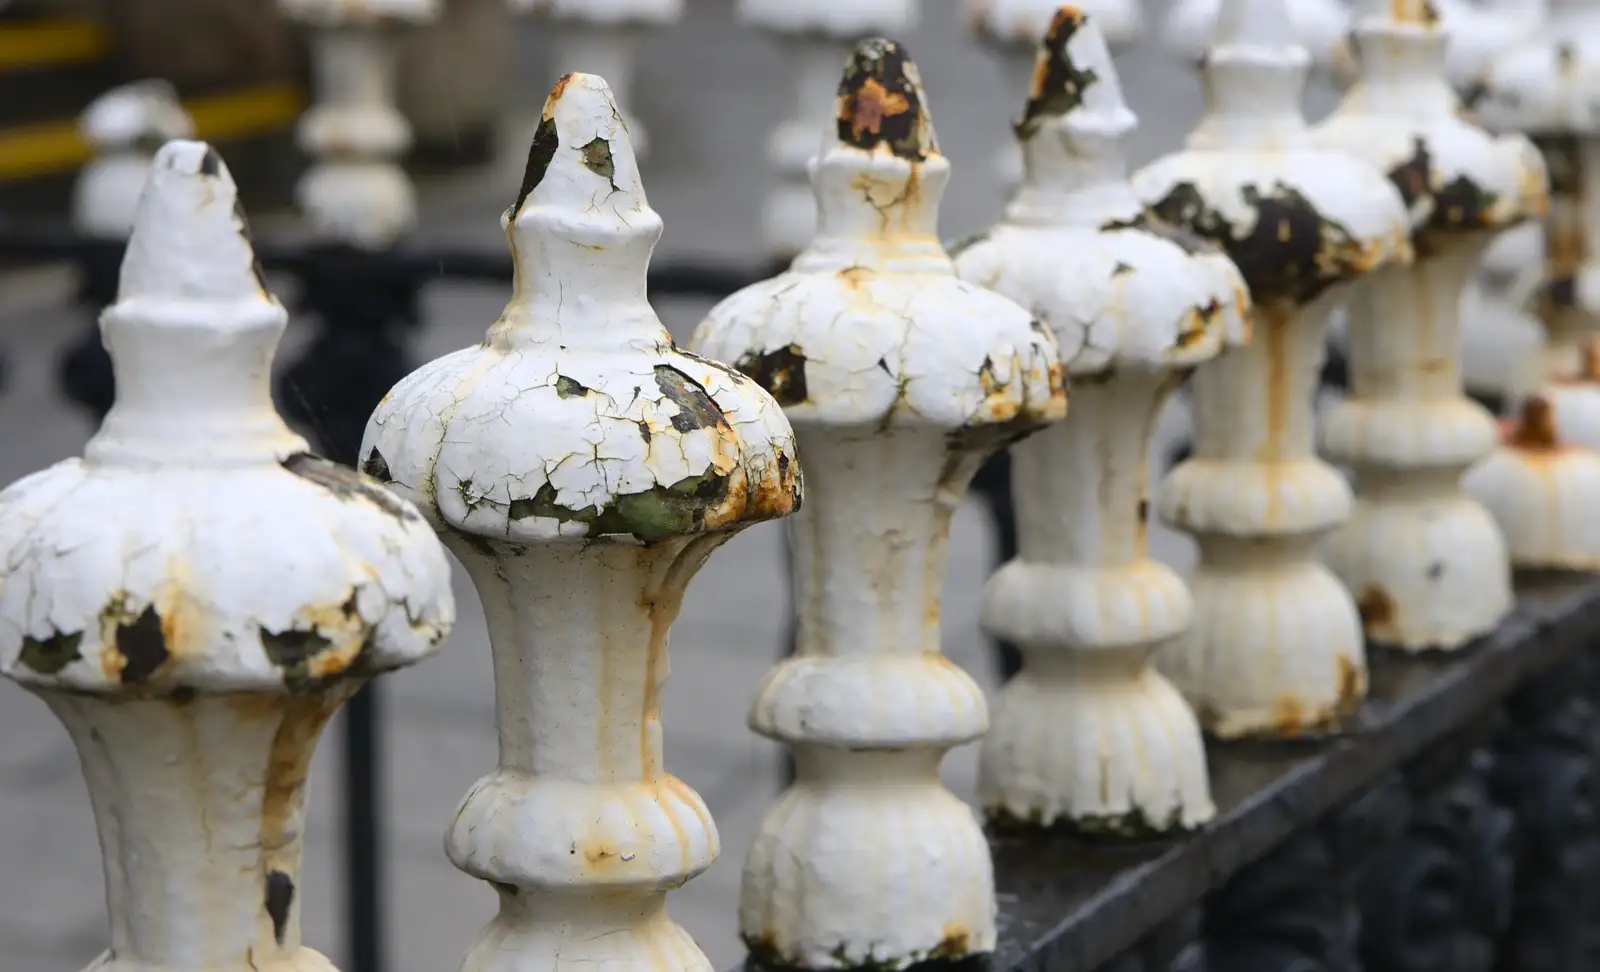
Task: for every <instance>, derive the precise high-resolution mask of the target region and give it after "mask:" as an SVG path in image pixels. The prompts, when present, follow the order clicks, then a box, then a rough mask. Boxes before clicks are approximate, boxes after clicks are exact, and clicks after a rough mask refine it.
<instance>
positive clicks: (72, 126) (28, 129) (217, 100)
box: [0, 84, 305, 182]
mask: <svg viewBox="0 0 1600 972" xmlns="http://www.w3.org/2000/svg"><path fill="white" fill-rule="evenodd" d="M183 107H184V108H185V109H186V110H187V111H188V112H189V117H191V118H193V119H194V127H195V137H196V138H202V139H205V140H206V141H211V142H226V141H229V140H231V139H238V138H248V137H250V136H253V135H261V134H264V133H266V132H271V131H276V130H279V129H282V128H284V127H286V126H287V125H289V124H290V123H291V122H293V121H294V120H295V119H296V118H298V117H299V116H300V112H301V111H303V110H304V109H305V97H304V95H303V94H302V92H301V91H300V89H299V88H296V87H293V86H291V85H286V84H270V85H260V86H257V87H252V88H242V89H240V90H238V91H229V92H227V93H225V94H218V95H209V96H207V97H204V98H191V99H189V100H188V101H185V102H184V103H183ZM91 154H92V153H91V152H90V149H89V143H87V142H85V141H84V140H83V136H81V135H79V134H78V121H77V119H75V118H74V119H68V120H57V121H48V122H39V123H36V124H33V125H19V126H17V127H14V128H11V129H9V130H5V129H0V182H11V181H16V180H20V179H27V178H31V177H34V176H41V175H49V174H51V173H57V172H69V171H71V170H73V169H76V168H78V167H80V166H82V165H83V164H84V163H85V162H87V161H89V159H90V157H91Z"/></svg>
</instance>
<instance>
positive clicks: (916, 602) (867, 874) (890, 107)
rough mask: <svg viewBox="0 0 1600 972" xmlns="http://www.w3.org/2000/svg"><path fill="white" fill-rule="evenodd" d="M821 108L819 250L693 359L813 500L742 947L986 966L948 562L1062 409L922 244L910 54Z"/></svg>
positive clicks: (764, 690)
mask: <svg viewBox="0 0 1600 972" xmlns="http://www.w3.org/2000/svg"><path fill="white" fill-rule="evenodd" d="M837 91H838V98H837V103H836V110H835V112H834V117H833V118H832V119H830V120H829V122H828V129H827V130H828V134H829V138H828V139H827V141H826V143H825V145H824V147H823V150H822V152H821V154H820V155H819V157H818V159H817V161H816V163H815V165H814V166H813V169H812V180H813V185H814V187H815V191H816V199H817V201H818V227H819V228H818V232H817V235H816V238H815V239H814V240H813V241H812V242H811V244H810V245H809V246H808V247H807V248H806V249H805V251H804V252H802V253H801V255H800V256H799V257H798V258H797V259H796V260H795V262H794V264H793V266H792V268H791V269H790V270H789V271H788V272H786V273H784V274H781V275H779V276H778V277H776V278H774V279H772V280H769V281H765V282H763V283H759V284H756V285H754V286H751V287H748V288H746V289H745V290H742V291H740V292H739V293H736V294H734V295H732V296H730V297H728V298H727V299H726V300H724V301H722V302H721V303H720V304H718V305H717V306H716V307H715V308H713V309H712V310H711V312H710V314H708V315H707V317H706V319H705V320H704V321H702V322H701V324H700V326H699V327H698V328H697V329H696V330H695V333H694V337H693V338H692V339H691V344H692V346H693V347H695V348H696V349H697V350H698V351H700V352H702V353H704V354H708V355H710V356H712V357H716V358H720V359H722V360H726V361H733V362H736V363H737V364H738V366H739V367H740V368H741V369H742V370H744V371H745V372H746V373H747V374H748V375H750V376H751V377H752V378H753V379H755V380H757V381H759V382H761V384H762V385H763V386H764V387H766V388H767V389H768V390H769V391H770V392H771V393H772V394H773V396H774V397H775V398H776V399H778V400H779V401H780V402H782V403H783V405H784V410H785V412H786V413H787V415H788V417H789V419H790V421H791V422H792V423H793V424H794V428H795V431H796V434H797V440H798V445H799V448H800V450H801V459H802V461H803V462H804V463H805V465H806V477H807V487H806V488H807V500H806V507H805V509H803V510H801V511H800V513H799V514H798V515H797V517H796V519H795V520H794V522H793V527H792V532H791V535H792V537H793V541H794V542H793V558H794V574H795V577H796V583H797V589H796V601H797V610H798V613H799V629H798V652H797V654H796V655H795V656H794V657H793V658H790V659H787V660H785V661H783V662H781V663H780V664H779V665H778V666H777V667H776V668H774V669H773V670H772V671H771V672H770V673H769V674H768V676H767V677H766V679H765V680H764V681H763V683H762V685H761V688H760V689H759V690H758V692H757V695H756V699H755V701H754V702H753V704H752V707H751V718H750V724H751V727H752V728H753V729H754V730H755V731H756V732H759V733H761V734H763V735H766V736H768V737H771V738H775V739H778V740H780V741H783V742H785V743H787V744H789V745H790V746H792V747H793V751H794V753H795V759H796V765H797V780H796V783H795V785H794V786H792V787H790V788H789V789H788V790H787V791H785V792H784V793H783V794H782V795H781V796H780V797H779V798H778V802H777V804H776V805H775V806H774V807H773V808H771V810H769V812H768V813H767V815H766V817H765V818H764V819H763V821H762V824H761V828H760V831H759V833H758V835H757V836H756V838H755V841H754V843H753V844H752V845H751V849H750V853H749V855H748V856H747V857H746V861H745V869H744V877H743V883H742V889H741V896H740V918H739V924H740V932H741V935H742V937H743V938H744V940H745V943H746V945H747V946H748V948H749V949H750V952H751V955H752V956H753V957H754V958H755V959H756V960H757V961H759V962H762V963H766V964H771V965H778V966H789V967H800V968H811V969H856V968H861V969H866V968H872V969H877V970H893V969H898V968H903V967H905V966H907V965H909V964H912V963H915V962H921V961H928V960H939V959H945V960H961V959H966V958H969V957H973V956H978V955H982V954H984V953H987V952H989V951H990V950H992V949H993V947H994V941H995V928H994V890H993V876H992V870H991V865H990V862H989V855H988V849H987V845H986V844H985V842H984V838H983V834H982V831H981V830H980V829H979V827H978V825H977V822H976V821H975V819H974V818H973V816H972V814H971V812H970V811H969V810H968V809H967V808H966V806H965V805H964V804H962V803H961V802H960V801H959V800H957V799H956V798H955V797H954V796H953V795H951V794H950V793H949V792H948V791H946V790H945V789H944V788H943V787H942V786H941V785H940V783H939V776H938V766H939V761H940V759H941V758H942V756H943V754H944V752H945V751H946V750H948V749H949V748H950V747H951V746H954V745H958V744H960V743H962V742H966V741H969V740H971V739H974V738H976V737H977V736H978V735H980V734H981V733H982V732H983V731H984V729H985V727H986V724H987V721H988V713H987V709H986V707H985V705H984V699H983V694H982V692H981V691H980V690H979V689H978V687H977V685H976V684H975V683H973V681H972V679H971V678H970V677H969V676H967V675H966V674H965V673H964V672H962V671H961V670H960V669H959V668H957V667H956V666H954V665H952V664H951V663H950V662H949V661H948V660H946V659H945V658H944V657H943V656H942V655H941V654H940V653H939V591H940V585H941V583H942V580H943V577H944V568H945V543H946V542H947V540H948V534H949V523H950V517H951V515H952V514H953V513H954V510H955V508H956V506H957V505H958V504H959V502H960V499H961V496H962V494H963V493H964V492H965V490H966V486H967V483H968V481H969V480H970V478H971V477H972V475H973V473H974V472H975V471H976V470H977V468H978V466H979V465H981V464H982V462H983V461H984V460H985V459H986V458H987V457H988V456H989V455H991V454H992V453H993V452H994V451H996V450H997V449H999V448H1002V447H1004V446H1005V445H1006V444H1008V443H1010V442H1013V441H1016V440H1019V439H1022V438H1025V437H1027V436H1028V435H1030V434H1032V433H1034V432H1036V431H1037V430H1038V429H1039V428H1040V427H1042V426H1043V425H1045V424H1048V423H1049V422H1051V421H1055V420H1057V419H1059V418H1060V417H1061V416H1062V414H1063V413H1064V411H1065V405H1066V401H1065V394H1064V390H1063V387H1062V380H1063V379H1062V375H1061V368H1060V363H1059V360H1058V356H1057V354H1056V349H1055V341H1054V339H1053V338H1052V336H1051V335H1050V333H1049V332H1048V330H1047V329H1046V328H1045V327H1044V326H1043V325H1042V324H1040V323H1039V322H1038V321H1037V320H1035V319H1033V317H1032V315H1030V314H1029V313H1028V311H1027V310H1025V309H1024V308H1022V307H1019V306H1017V305H1016V304H1014V303H1012V302H1010V301H1008V300H1006V299H1004V298H1002V297H999V296H997V295H995V294H993V293H991V292H989V291H987V290H984V289H983V288H981V287H978V286H976V285H973V284H970V283H967V282H965V281H962V280H960V279H958V278H957V277H956V276H955V274H954V272H953V267H952V264H951V261H950V259H949V257H948V256H947V255H946V254H945V253H944V251H943V249H942V248H941V247H940V245H939V242H938V240H937V238H936V237H935V235H934V232H935V225H936V223H937V216H938V204H939V200H940V198H941V196H942V194H943V191H944V188H945V185H946V182H947V181H948V179H949V163H948V162H947V161H946V160H945V158H944V157H943V156H942V155H941V154H940V153H939V149H938V143H937V139H936V137H935V134H934V131H933V127H932V124H931V121H930V119H929V118H928V116H927V110H926V102H925V99H924V98H923V94H922V86H921V82H920V79H919V77H918V75H917V71H916V67H915V65H914V64H913V62H912V61H911V60H910V58H909V57H908V56H907V54H906V52H905V50H904V49H903V48H902V47H901V46H900V45H899V44H897V43H895V42H893V41H888V40H884V39H881V38H874V39H870V40H866V41H863V42H861V43H860V44H859V45H858V46H857V47H856V50H855V52H854V54H853V56H852V58H851V61H850V63H849V64H848V65H847V66H846V68H845V71H844V75H843V78H842V79H841V83H840V85H839V87H838V89H837ZM869 780H871V781H881V780H894V781H895V782H896V783H897V784H899V785H896V786H889V787H885V786H880V785H875V784H874V785H871V786H870V787H863V786H862V785H861V783H862V782H864V781H869ZM926 847H939V848H941V853H940V855H938V857H937V859H933V858H929V857H928V855H926V854H924V853H922V852H921V849H922V848H926Z"/></svg>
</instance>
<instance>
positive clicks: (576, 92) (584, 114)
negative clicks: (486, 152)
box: [511, 72, 634, 214]
mask: <svg viewBox="0 0 1600 972" xmlns="http://www.w3.org/2000/svg"><path fill="white" fill-rule="evenodd" d="M567 143H571V147H572V148H574V149H576V154H575V156H574V158H573V160H572V161H573V162H575V163H576V164H578V165H580V166H581V167H582V168H584V169H587V170H588V171H590V172H592V173H594V174H595V175H596V176H599V177H601V178H604V179H606V180H607V181H609V182H610V183H611V184H612V187H613V189H614V190H619V191H623V190H626V189H627V188H628V187H626V186H621V185H618V184H617V181H616V175H617V171H616V170H617V166H616V158H617V156H619V155H621V154H622V153H624V152H625V153H627V154H628V155H629V157H630V158H631V156H632V154H633V145H632V142H631V141H630V140H629V137H628V129H627V126H626V125H625V124H624V123H623V120H622V111H621V109H620V108H618V107H617V99H616V97H615V96H614V95H613V94H612V93H611V86H610V85H608V84H606V81H605V79H604V78H602V77H600V76H599V75H597V74H582V73H577V72H574V73H571V74H564V75H562V76H561V78H560V79H559V80H557V81H556V83H555V86H554V87H552V88H551V89H550V95H549V97H547V98H545V101H544V111H543V112H542V113H541V114H540V116H539V127H538V129H537V130H536V131H535V132H534V136H533V141H532V143H530V144H529V146H528V166H527V168H526V169H525V170H524V172H523V175H522V187H521V188H520V189H519V190H518V191H517V199H516V202H514V203H512V205H511V213H512V214H515V213H517V212H518V211H520V210H521V209H522V204H523V202H524V201H526V200H527V198H528V196H529V195H530V194H532V192H533V191H534V190H535V189H537V188H539V186H540V185H541V184H543V183H544V181H545V177H546V175H548V174H549V172H550V168H551V165H552V164H553V163H555V162H556V161H557V151H558V150H559V149H560V148H561V146H562V145H563V144H567ZM628 168H629V170H630V171H631V170H632V169H633V168H634V167H633V166H631V165H630V166H629V167H628Z"/></svg>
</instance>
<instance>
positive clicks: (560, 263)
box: [361, 74, 801, 545]
mask: <svg viewBox="0 0 1600 972" xmlns="http://www.w3.org/2000/svg"><path fill="white" fill-rule="evenodd" d="M502 224H503V225H504V226H505V227H506V229H507V233H508V236H509V238H510V243H511V250H512V256H513V259H514V260H515V266H516V285H515V292H514V293H513V294H512V297H511V300H510V301H509V302H508V303H507V304H506V308H505V310H504V311H503V312H502V313H501V315H500V318H499V320H497V321H496V322H495V323H494V324H493V325H492V326H491V327H490V328H489V333H488V336H487V339H486V340H485V341H483V342H482V343H481V344H479V345H477V346H474V347H471V348H465V349H463V350H461V351H458V352H456V353H454V354H451V355H447V356H445V357H443V358H438V359H436V360H434V361H431V362H429V363H428V364H425V365H423V366H422V367H421V368H419V369H418V370H416V371H414V372H412V373H411V374H410V375H409V376H407V377H406V378H404V379H403V380H401V382H400V383H399V384H397V385H396V386H395V387H394V389H393V390H391V391H390V393H389V394H388V395H387V396H386V397H385V398H384V400H383V401H382V402H380V403H379V405H378V408H377V410H376V411H375V412H374V413H373V416H372V419H371V420H370V421H369V422H368V425H367V431H366V436H365V440H364V442H363V444H362V448H361V455H362V468H363V469H364V470H366V471H367V472H368V473H370V474H371V475H374V476H377V477H379V478H381V479H382V480H384V481H385V482H387V483H389V484H390V485H391V487H392V488H393V489H394V490H395V491H396V492H397V493H399V494H400V495H402V496H404V497H406V498H408V499H412V500H413V501H415V502H416V503H417V505H418V506H420V507H422V509H423V511H424V514H425V515H427V516H428V517H429V518H430V519H431V520H432V521H433V523H434V524H435V526H436V527H438V529H439V530H440V531H441V532H442V533H443V534H444V535H445V536H446V538H447V540H449V541H450V542H452V543H468V544H471V545H481V544H482V542H483V540H482V538H488V539H490V540H493V541H496V542H504V543H509V544H514V545H533V544H547V543H563V544H582V543H591V542H604V543H625V544H626V543H637V544H647V545H648V544H659V543H669V542H678V541H682V540H685V539H686V538H689V537H693V536H698V535H701V534H705V533H712V532H725V531H732V530H736V529H740V528H742V527H744V526H746V525H748V524H750V523H753V522H756V521H758V520H767V519H775V518H777V517H781V516H787V515H788V514H789V513H790V512H791V511H792V510H794V509H795V508H797V507H798V506H799V503H800V492H801V487H800V478H799V467H798V465H797V464H796V463H795V462H794V460H793V455H794V443H793V433H792V432H791V431H790V429H789V426H788V423H787V422H786V421H785V420H784V417H783V411H782V409H780V408H779V406H778V404H777V403H776V402H775V401H773V400H772V398H771V397H770V396H768V395H767V394H766V393H765V392H764V391H762V390H761V389H760V388H759V387H758V386H757V385H756V384H755V383H754V382H752V381H750V380H749V379H748V378H745V377H744V376H743V375H741V374H739V373H737V372H736V371H734V370H733V369H731V368H728V367H726V366H725V365H721V364H718V363H717V362H714V361H707V360H705V359H703V358H696V357H693V356H691V355H687V354H682V353H680V352H679V351H678V350H677V349H676V348H675V347H674V346H673V343H672V337H671V335H669V334H668V333H667V329H666V328H665V327H663V326H662V324H661V320H660V318H658V317H657V316H656V314H655V312H654V311H653V310H652V309H651V307H650V303H649V300H648V299H647V295H646V291H645V281H646V274H647V272H648V270H649V261H650V250H651V248H652V247H653V246H654V245H655V241H656V240H657V239H658V238H659V237H660V235H661V217H660V216H658V215H657V214H656V213H655V211H654V210H652V209H651V208H650V206H649V204H648V203H647V202H646V200H645V193H644V186H643V183H642V182H641V181H640V178H639V167H638V164H637V162H636V160H635V158H634V153H633V148H632V145H631V143H630V140H629V138H628V130H627V127H626V125H625V124H624V123H623V120H622V115H621V112H620V111H619V110H618V108H617V104H616V101H615V100H614V99H613V98H612V95H611V90H610V88H608V87H607V86H606V83H605V81H603V80H602V79H600V78H598V77H595V76H594V75H590V74H569V75H567V76H565V77H563V78H562V79H561V80H560V81H558V82H557V83H556V85H555V87H554V88H553V89H551V91H550V97H549V98H548V99H547V100H546V101H545V105H544V112H543V116H542V119H541V122H540V124H539V128H538V132H537V134H536V135H535V137H534V139H533V144H532V146H531V147H530V149H529V152H528V168H527V174H526V176H525V177H524V179H523V183H522V187H521V189H520V190H519V191H518V193H517V198H516V201H515V202H514V203H513V204H512V206H511V208H510V209H509V210H507V211H506V213H505V215H504V217H503V218H502ZM441 396H443V397H441ZM444 398H449V399H450V404H448V405H446V404H445V403H444V400H443V399H444ZM472 538H478V539H472Z"/></svg>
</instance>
